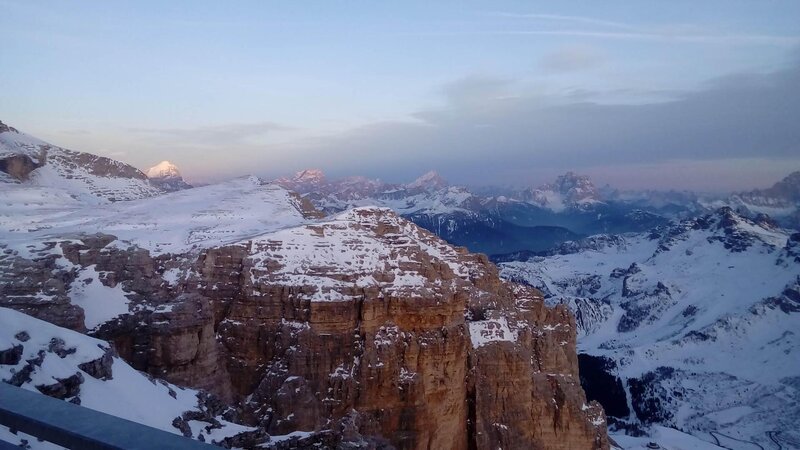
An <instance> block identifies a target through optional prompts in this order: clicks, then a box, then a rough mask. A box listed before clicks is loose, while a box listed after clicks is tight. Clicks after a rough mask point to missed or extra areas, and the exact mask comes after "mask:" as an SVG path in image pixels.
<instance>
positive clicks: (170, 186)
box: [145, 161, 192, 192]
mask: <svg viewBox="0 0 800 450" xmlns="http://www.w3.org/2000/svg"><path fill="white" fill-rule="evenodd" d="M145 173H146V174H147V178H149V179H150V182H151V183H153V184H155V185H156V186H158V187H159V188H161V189H162V190H164V191H166V192H174V191H180V190H182V189H189V188H191V187H192V185H190V184H189V183H187V182H186V181H185V180H184V179H183V176H181V172H180V171H179V170H178V166H176V165H175V164H172V163H171V162H169V161H161V162H160V163H158V164H156V165H155V166H153V167H151V168H149V169H147V171H146V172H145Z"/></svg>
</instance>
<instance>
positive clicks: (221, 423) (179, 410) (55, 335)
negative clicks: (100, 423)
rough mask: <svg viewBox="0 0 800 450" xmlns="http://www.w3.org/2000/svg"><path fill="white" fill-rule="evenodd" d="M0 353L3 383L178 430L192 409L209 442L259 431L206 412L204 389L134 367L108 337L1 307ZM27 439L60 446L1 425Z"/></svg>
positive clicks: (1, 433)
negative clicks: (183, 385) (96, 336)
mask: <svg viewBox="0 0 800 450" xmlns="http://www.w3.org/2000/svg"><path fill="white" fill-rule="evenodd" d="M0 353H2V354H3V356H4V362H8V364H2V365H0V382H5V383H10V384H13V385H15V386H19V387H21V388H23V389H26V390H29V391H33V392H40V393H43V394H46V395H50V396H52V397H56V398H61V399H63V400H67V401H71V402H73V403H77V404H79V405H81V406H84V407H86V408H90V409H94V410H96V411H101V412H104V413H106V414H111V415H113V416H117V417H121V418H124V419H128V420H132V421H134V422H138V423H141V424H144V425H148V426H151V427H154V428H158V429H161V430H164V431H168V432H170V433H175V434H179V435H180V434H182V433H181V430H180V429H178V428H177V427H175V426H174V425H173V422H174V421H175V420H176V419H177V420H183V419H182V416H183V414H184V413H186V412H192V413H194V414H193V416H192V417H193V418H194V419H195V420H189V421H188V422H189V423H188V425H189V427H190V428H191V429H192V430H193V432H192V437H194V438H196V439H200V438H201V435H202V440H205V441H217V442H221V441H222V440H223V439H225V438H227V437H232V436H235V435H236V434H239V433H242V432H248V431H252V430H254V429H253V428H249V427H245V426H242V425H237V424H234V423H230V422H227V421H225V420H223V419H222V418H221V417H213V415H210V414H208V413H207V412H205V409H204V406H203V405H202V402H201V397H199V394H200V392H198V391H196V390H193V389H184V388H180V387H177V386H175V385H172V384H169V383H167V382H165V381H161V380H155V379H152V378H150V377H148V376H147V375H144V374H142V373H140V372H138V371H136V370H134V369H133V368H132V367H131V366H129V365H128V364H127V363H125V361H123V360H122V359H120V358H119V357H117V356H115V355H114V354H113V351H112V350H111V347H110V345H109V344H108V343H107V342H104V341H101V340H98V339H94V338H91V337H89V336H85V335H83V334H80V333H77V332H74V331H71V330H67V329H64V328H60V327H57V326H55V325H52V324H50V323H47V322H44V321H41V320H38V319H34V318H33V317H30V316H27V315H25V314H22V313H20V312H17V311H14V310H10V309H7V308H0ZM201 418H202V419H201ZM206 427H208V430H207V429H206ZM25 438H27V440H28V443H29V444H30V445H31V446H32V447H30V448H34V449H39V448H43V449H45V448H58V447H56V446H53V445H52V444H49V443H46V442H39V441H37V440H36V439H35V438H30V437H28V436H25V435H24V434H21V433H20V434H12V433H11V432H10V431H9V430H8V428H6V427H3V426H0V440H3V441H6V442H12V443H19V442H20V440H21V439H25Z"/></svg>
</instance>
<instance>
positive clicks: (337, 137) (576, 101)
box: [0, 0, 800, 192]
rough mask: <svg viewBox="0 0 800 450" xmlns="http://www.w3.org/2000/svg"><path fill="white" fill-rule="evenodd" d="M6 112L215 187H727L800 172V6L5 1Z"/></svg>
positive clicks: (22, 122) (47, 132) (93, 148)
mask: <svg viewBox="0 0 800 450" xmlns="http://www.w3.org/2000/svg"><path fill="white" fill-rule="evenodd" d="M0 6H2V7H3V10H4V14H3V15H2V16H0V38H2V39H3V42H4V52H3V56H2V57H0V64H1V65H2V68H3V70H0V83H2V85H3V86H4V89H3V93H2V99H3V101H2V102H0V119H1V120H3V121H4V122H5V123H7V124H9V125H10V126H13V127H16V128H18V129H20V130H21V131H24V132H26V133H29V134H31V135H34V136H37V137H39V138H42V139H44V140H47V141H49V142H51V143H53V144H55V145H59V146H63V147H66V148H70V149H74V150H79V151H87V152H92V153H96V154H100V155H104V156H109V157H112V158H116V159H119V160H121V161H124V162H127V163H129V164H132V165H134V166H136V167H138V168H140V169H147V168H148V167H149V166H152V165H155V164H157V163H158V162H159V161H161V160H170V161H173V162H174V163H175V164H177V165H178V167H179V168H180V169H181V171H182V172H183V174H184V175H185V177H186V178H187V179H189V180H191V181H195V182H214V181H219V180H223V179H227V178H231V177H234V176H240V175H245V174H255V175H259V176H263V177H265V178H274V177H278V176H285V175H290V174H292V173H294V172H295V171H298V170H301V169H304V168H309V167H315V168H320V169H322V170H323V171H325V172H326V174H328V175H329V176H330V177H331V178H338V177H344V176H349V175H363V176H367V177H370V178H380V179H382V180H384V181H387V182H393V183H402V182H407V181H410V180H413V179H414V178H416V177H417V176H419V175H420V174H422V173H424V172H426V171H428V170H436V171H438V172H439V173H441V174H442V175H443V176H444V177H445V178H446V179H448V180H449V181H451V182H452V183H454V184H459V185H517V186H522V185H534V186H536V185H540V184H543V183H547V182H550V181H552V180H553V179H554V178H555V177H556V176H558V175H560V174H562V173H564V172H566V171H568V170H571V171H575V172H577V173H580V174H586V175H589V176H590V177H592V179H593V180H594V181H595V183H596V184H597V185H598V186H602V185H605V184H609V185H611V186H613V187H615V188H620V189H657V190H669V189H676V190H697V191H706V192H728V191H738V190H746V189H752V188H762V187H767V186H770V185H772V184H773V183H774V182H776V181H778V180H780V179H781V178H783V177H784V176H786V175H787V174H789V173H790V172H792V171H795V170H800V127H798V126H797V125H796V122H797V119H798V117H800V20H798V19H800V4H799V3H797V2H792V1H780V2H771V3H769V4H764V3H755V2H744V1H741V2H740V1H713V2H703V3H701V4H697V3H696V2H670V3H669V4H640V3H629V2H621V1H616V2H603V3H602V4H600V3H582V2H569V3H563V2H560V3H558V4H543V3H535V4H531V3H528V2H502V3H493V4H491V5H488V4H486V3H479V2H458V3H455V2H452V3H451V2H445V3H437V4H434V5H431V4H428V3H425V2H407V3H403V4H402V5H399V4H398V5H386V4H371V3H348V4H346V5H329V4H325V3H319V4H314V5H313V6H309V5H308V4H306V5H300V4H296V3H278V2H274V3H272V2H271V3H262V2H252V3H251V2H243V3H237V4H236V5H222V4H218V3H212V2H200V3H195V2H186V3H183V2H176V3H170V4H168V5H164V4H161V3H160V2H140V3H137V4H135V5H118V4H113V5H112V4H99V3H95V2H89V1H78V2H71V3H69V4H67V3H60V2H40V3H37V4H32V3H30V2H22V1H9V0H0Z"/></svg>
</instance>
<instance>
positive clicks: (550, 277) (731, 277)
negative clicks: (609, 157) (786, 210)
mask: <svg viewBox="0 0 800 450" xmlns="http://www.w3.org/2000/svg"><path fill="white" fill-rule="evenodd" d="M799 249H800V234H793V235H790V234H789V233H788V232H786V231H784V230H781V229H779V228H777V227H775V226H774V225H773V224H771V223H770V222H769V221H761V222H754V221H751V220H748V219H745V218H743V217H741V216H739V215H737V214H735V213H734V212H733V211H732V210H730V209H721V210H719V211H718V212H716V213H714V214H711V215H708V216H705V217H701V218H698V219H693V220H687V221H683V222H680V223H678V224H674V225H671V226H666V227H662V228H658V229H655V230H654V231H653V232H651V233H642V234H633V235H625V236H615V237H611V236H606V237H604V236H599V237H594V238H590V239H587V240H585V241H583V242H579V243H575V244H570V245H564V246H562V248H560V249H557V250H556V251H554V252H553V255H552V256H548V257H535V258H533V259H531V260H529V261H526V262H511V263H505V264H503V265H502V273H503V275H504V276H505V277H507V278H509V279H515V280H521V281H524V282H527V283H530V284H532V285H534V286H537V287H540V288H541V289H542V290H543V291H544V292H545V294H546V296H547V298H548V301H550V302H552V303H559V302H564V303H567V304H568V305H569V306H570V307H571V308H572V309H573V310H574V311H575V313H576V318H577V322H578V326H579V332H580V334H581V337H580V339H579V343H578V345H579V349H580V350H581V351H583V352H585V353H588V354H590V355H593V356H595V357H600V358H601V359H600V360H599V361H605V363H600V365H601V366H603V365H604V366H605V371H606V372H608V373H609V374H610V375H611V376H612V377H617V376H618V377H619V382H620V383H621V384H620V386H619V387H620V390H621V391H622V392H623V393H624V395H623V396H622V398H619V397H618V398H616V399H614V398H607V399H606V401H607V406H606V409H607V410H608V411H610V413H611V414H612V415H614V414H616V415H617V416H618V418H620V419H622V420H623V421H633V422H637V423H640V424H645V425H647V424H651V423H655V424H661V425H665V426H672V427H677V428H680V429H683V430H686V431H688V432H690V433H692V434H694V435H696V436H698V437H700V438H701V439H704V440H706V441H708V442H715V436H717V438H720V436H719V435H720V434H721V435H726V436H730V437H734V438H737V439H743V440H747V441H752V442H757V443H759V444H760V445H763V446H764V447H763V448H773V447H771V445H774V444H773V437H774V436H775V433H779V434H778V436H783V437H782V438H781V437H779V439H782V441H781V442H783V444H782V445H783V446H784V448H797V447H792V445H791V444H790V442H795V444H794V445H796V443H797V442H800V435H798V433H797V430H799V429H800V334H798V325H799V324H800V251H799ZM584 376H587V377H591V376H592V375H591V373H590V372H585V373H584ZM592 394H593V393H592V392H591V389H590V390H589V395H590V397H591V396H592ZM595 394H597V393H596V392H595ZM608 402H610V403H615V407H609V406H608ZM776 411H780V413H776ZM712 432H713V433H716V434H711V433H712ZM771 436H772V437H771ZM742 445H744V444H742ZM731 448H734V447H731ZM741 448H745V447H741ZM747 448H749V447H747ZM755 448H757V447H755Z"/></svg>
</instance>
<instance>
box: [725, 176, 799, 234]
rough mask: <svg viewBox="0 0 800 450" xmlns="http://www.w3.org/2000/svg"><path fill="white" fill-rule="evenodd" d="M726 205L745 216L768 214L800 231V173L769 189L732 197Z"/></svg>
mask: <svg viewBox="0 0 800 450" xmlns="http://www.w3.org/2000/svg"><path fill="white" fill-rule="evenodd" d="M726 203H727V204H728V205H730V206H731V207H732V208H735V209H736V210H737V211H741V212H742V213H745V214H749V215H757V214H768V215H769V216H770V217H773V218H774V219H776V220H778V221H779V222H780V223H781V224H782V225H784V226H787V227H791V228H793V229H795V230H800V171H797V172H792V173H790V174H789V175H787V176H786V177H785V178H783V179H782V180H780V181H778V182H777V183H775V184H774V185H772V187H769V188H767V189H755V190H752V191H749V192H742V193H739V194H735V195H732V196H731V197H730V198H728V199H727V200H726Z"/></svg>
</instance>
